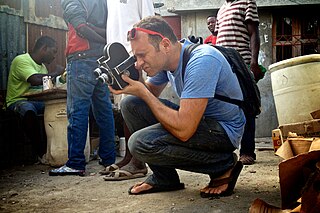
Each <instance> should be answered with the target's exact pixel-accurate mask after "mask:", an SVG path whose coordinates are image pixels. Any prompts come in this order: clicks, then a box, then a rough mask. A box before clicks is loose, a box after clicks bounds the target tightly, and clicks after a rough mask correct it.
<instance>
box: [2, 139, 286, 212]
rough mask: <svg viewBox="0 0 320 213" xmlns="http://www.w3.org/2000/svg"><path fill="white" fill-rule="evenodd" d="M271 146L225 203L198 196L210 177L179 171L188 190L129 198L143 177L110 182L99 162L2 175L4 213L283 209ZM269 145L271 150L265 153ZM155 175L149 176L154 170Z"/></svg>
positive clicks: (32, 168) (26, 168)
mask: <svg viewBox="0 0 320 213" xmlns="http://www.w3.org/2000/svg"><path fill="white" fill-rule="evenodd" d="M269 142H270V141H267V142H261V143H262V147H260V149H259V145H258V151H257V152H256V154H257V161H256V163H255V164H254V165H251V166H244V168H243V170H242V172H241V174H240V176H239V179H238V182H237V185H236V188H235V194H233V195H232V196H230V197H225V198H220V199H205V198H201V197H200V195H199V189H200V188H202V187H204V186H205V185H206V184H207V183H208V181H209V179H208V176H207V175H204V174H196V173H191V172H186V171H181V170H179V175H180V179H181V182H184V183H185V185H186V189H184V190H180V191H175V192H163V193H155V194H146V195H138V196H134V195H128V192H127V191H128V188H129V187H130V186H132V185H133V184H135V183H136V182H138V181H142V180H144V179H143V178H140V179H134V180H127V181H119V182H107V181H104V180H103V178H102V176H101V175H99V174H98V173H97V172H98V171H99V170H100V169H102V167H101V166H100V165H98V161H97V160H92V161H90V162H89V163H88V166H87V175H86V176H85V177H79V176H65V177H50V176H49V175H48V171H49V170H50V169H51V167H50V166H47V165H30V166H18V167H14V168H10V169H6V170H0V196H1V200H0V212H68V213H69V212H107V213H109V212H110V213H122V212H125V213H126V212H130V213H131V212H133V213H152V212H171V213H174V212H183V213H189V212H190V213H191V212H192V213H195V212H214V213H215V212H216V213H220V212H222V213H224V212H227V213H229V212H236V213H242V212H248V210H249V207H250V205H251V204H252V202H253V201H254V200H255V199H256V198H260V199H262V200H264V201H266V202H267V203H269V204H272V205H275V206H280V189H279V177H278V163H279V162H280V158H279V157H277V156H275V155H274V152H273V150H271V149H270V146H269V145H270V144H268V143H269ZM264 143H266V144H267V147H268V148H265V146H264ZM149 173H150V171H149Z"/></svg>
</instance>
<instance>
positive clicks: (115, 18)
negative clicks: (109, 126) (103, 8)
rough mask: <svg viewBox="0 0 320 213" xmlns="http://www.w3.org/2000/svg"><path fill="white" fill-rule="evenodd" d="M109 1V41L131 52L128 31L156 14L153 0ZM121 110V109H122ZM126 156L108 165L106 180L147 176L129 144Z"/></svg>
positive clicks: (125, 128)
mask: <svg viewBox="0 0 320 213" xmlns="http://www.w3.org/2000/svg"><path fill="white" fill-rule="evenodd" d="M107 2H108V8H109V12H108V15H109V17H108V21H107V43H111V42H119V43H121V44H122V45H123V46H124V47H125V48H126V50H127V51H128V52H129V53H130V52H131V46H130V42H129V41H128V40H127V33H128V31H129V30H130V29H131V28H132V26H133V25H134V24H135V23H137V22H138V21H140V20H141V19H142V18H144V17H147V16H152V15H154V7H153V2H152V0H127V1H123V0H107ZM122 97H123V96H122V95H114V102H115V104H116V105H117V104H119V103H120V101H121V98H122ZM120 110H121V109H120ZM124 133H125V138H126V142H127V141H128V139H129V137H130V132H129V131H128V128H127V126H126V125H125V124H124ZM125 153H126V154H125V156H124V158H123V159H122V160H121V161H119V162H117V163H116V164H113V165H111V166H108V167H106V168H105V169H104V170H103V171H101V172H100V173H101V174H106V175H108V176H107V177H105V180H107V181H108V180H110V181H113V180H127V179H132V178H138V177H142V176H145V175H146V174H147V172H148V170H147V167H146V164H145V163H144V162H141V161H139V160H137V159H136V158H135V157H132V155H131V153H130V151H129V149H128V146H127V145H126V152H125Z"/></svg>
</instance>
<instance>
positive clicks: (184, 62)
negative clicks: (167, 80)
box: [181, 44, 243, 107]
mask: <svg viewBox="0 0 320 213" xmlns="http://www.w3.org/2000/svg"><path fill="white" fill-rule="evenodd" d="M199 45H200V44H190V45H189V46H187V47H185V49H184V51H183V59H182V70H181V72H182V73H181V74H182V80H183V81H184V75H185V69H186V66H187V63H188V61H189V59H190V54H191V52H192V51H193V50H194V49H195V48H196V47H197V46H199ZM212 47H214V46H212ZM224 57H225V56H224ZM226 59H228V58H226ZM228 62H229V61H228ZM229 63H230V62H229ZM214 97H215V98H216V99H218V100H220V101H224V102H228V103H231V104H235V105H238V106H239V107H243V101H241V100H237V99H233V98H229V97H226V96H223V95H219V94H215V95H214Z"/></svg>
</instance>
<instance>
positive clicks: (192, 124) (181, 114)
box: [109, 75, 208, 141]
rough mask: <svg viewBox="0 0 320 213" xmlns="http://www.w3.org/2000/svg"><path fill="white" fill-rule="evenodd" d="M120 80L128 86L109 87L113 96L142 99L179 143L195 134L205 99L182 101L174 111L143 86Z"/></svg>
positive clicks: (126, 78) (137, 82) (203, 109)
mask: <svg viewBox="0 0 320 213" xmlns="http://www.w3.org/2000/svg"><path fill="white" fill-rule="evenodd" d="M122 78H123V79H124V80H125V81H126V82H128V83H129V85H128V86H127V87H125V88H124V89H123V90H113V89H112V88H111V87H109V88H110V91H111V92H112V93H113V94H116V95H118V94H123V93H124V94H131V95H134V96H137V97H140V98H141V99H143V100H144V101H145V102H146V104H148V106H149V107H150V109H151V111H152V112H153V114H154V115H155V117H156V118H157V120H158V121H159V122H160V123H161V125H162V126H163V127H164V128H165V129H166V130H168V131H169V132H170V133H171V134H172V135H174V136H175V137H177V138H178V139H179V140H181V141H187V140H188V139H189V138H190V137H191V136H192V135H193V134H194V133H195V131H196V130H197V127H198V125H199V122H200V120H201V118H202V115H203V113H204V111H205V109H206V106H207V103H208V99H207V98H194V99H182V100H181V101H180V108H179V110H174V109H171V108H169V107H167V106H165V105H164V104H163V103H161V101H159V99H158V98H157V97H156V96H155V95H154V94H153V93H152V92H151V91H150V90H149V89H148V88H147V87H146V85H145V84H143V83H141V82H139V81H134V80H132V79H130V78H129V77H128V76H125V75H123V77H122ZM149 86H150V85H149ZM151 90H152V89H151Z"/></svg>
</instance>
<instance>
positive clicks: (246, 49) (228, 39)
mask: <svg viewBox="0 0 320 213" xmlns="http://www.w3.org/2000/svg"><path fill="white" fill-rule="evenodd" d="M249 20H250V21H253V22H257V24H259V17H258V11H257V4H256V1H255V0H235V1H233V2H225V3H224V4H223V5H222V7H221V8H220V9H219V11H218V14H217V23H216V28H215V31H217V32H218V37H217V45H220V46H225V47H232V48H235V49H236V50H237V51H238V52H239V53H240V54H241V56H242V58H243V59H244V61H245V62H246V63H247V64H250V61H251V50H250V36H249V32H248V29H247V25H246V22H247V21H249Z"/></svg>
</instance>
